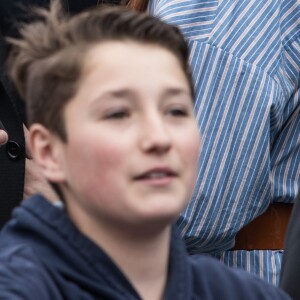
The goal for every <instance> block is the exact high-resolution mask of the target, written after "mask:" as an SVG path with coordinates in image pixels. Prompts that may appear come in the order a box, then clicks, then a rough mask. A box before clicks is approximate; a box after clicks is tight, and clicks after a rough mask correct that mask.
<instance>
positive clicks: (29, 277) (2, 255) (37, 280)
mask: <svg viewBox="0 0 300 300" xmlns="http://www.w3.org/2000/svg"><path fill="white" fill-rule="evenodd" d="M0 295H1V299H15V300H21V299H22V300H26V299H28V300H29V299H44V300H51V299H57V300H59V299H60V298H61V297H60V296H59V294H58V290H57V288H56V287H55V284H54V282H53V281H52V280H51V278H50V276H49V274H47V271H46V270H45V268H44V267H43V266H42V265H41V264H40V262H39V261H38V260H37V259H36V256H35V255H34V253H33V252H32V250H31V249H30V248H29V247H28V246H25V245H5V246H1V247H0Z"/></svg>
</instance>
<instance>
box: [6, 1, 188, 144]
mask: <svg viewBox="0 0 300 300" xmlns="http://www.w3.org/2000/svg"><path fill="white" fill-rule="evenodd" d="M37 12H38V14H39V16H40V18H39V20H38V21H36V22H34V23H32V24H29V25H25V26H24V27H23V28H21V30H20V33H21V38H20V39H8V40H9V41H10V43H11V44H12V45H13V51H12V53H11V55H10V59H9V61H8V67H9V73H10V75H11V77H12V79H13V81H14V83H15V84H16V87H17V89H18V91H19V93H20V95H21V96H22V97H23V98H24V99H25V100H26V102H27V114H28V121H29V124H32V123H41V124H43V125H44V126H45V127H47V128H48V129H49V130H51V131H52V132H54V133H55V134H57V135H58V136H59V137H60V138H61V139H62V140H64V141H66V140H67V136H66V132H65V126H64V120H63V111H64V107H65V105H66V103H67V102H68V101H69V100H70V99H71V98H72V97H73V96H74V95H75V94H76V89H77V87H78V83H79V80H80V77H81V70H82V64H83V61H84V58H85V53H86V52H87V50H88V49H89V48H90V47H91V46H93V45H95V44H98V43H102V42H105V41H115V40H117V41H120V40H124V41H125V40H130V41H134V42H138V43H145V44H154V45H159V46H161V47H163V48H166V49H167V50H169V51H170V52H171V53H173V54H174V55H175V56H176V57H177V58H178V60H179V62H180V64H181V66H182V69H183V71H184V72H185V74H186V76H187V78H188V80H189V82H190V86H191V91H192V93H193V88H192V80H191V76H190V72H189V66H188V49H187V46H186V43H185V41H184V38H183V36H182V35H181V33H180V32H179V30H178V29H177V28H176V27H174V26H171V25H167V24H165V23H164V22H162V21H160V20H159V19H157V18H155V17H153V16H149V15H147V14H144V13H143V14H140V13H137V12H135V11H133V10H130V9H128V8H125V7H101V8H96V7H95V8H93V9H91V10H88V11H86V12H83V13H81V14H80V15H77V16H75V17H69V16H67V15H66V14H65V13H63V11H62V7H61V4H60V2H59V1H58V0H54V1H52V3H51V6H50V10H49V11H47V10H42V9H40V10H37ZM145 59H147V58H146V57H145ZM141 76H142V74H141ZM99 84H101V83H99Z"/></svg>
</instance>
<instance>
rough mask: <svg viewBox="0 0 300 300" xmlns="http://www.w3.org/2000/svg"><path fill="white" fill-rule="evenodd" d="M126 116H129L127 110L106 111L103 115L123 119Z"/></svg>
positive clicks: (106, 117) (108, 117)
mask: <svg viewBox="0 0 300 300" xmlns="http://www.w3.org/2000/svg"><path fill="white" fill-rule="evenodd" d="M128 116H129V112H127V111H125V110H124V111H123V110H120V111H115V112H111V113H108V114H107V115H106V116H105V119H124V118H127V117H128Z"/></svg>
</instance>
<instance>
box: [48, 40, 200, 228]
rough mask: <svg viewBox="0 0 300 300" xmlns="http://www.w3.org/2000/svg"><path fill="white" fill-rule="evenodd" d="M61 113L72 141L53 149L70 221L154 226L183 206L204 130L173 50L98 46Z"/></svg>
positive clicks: (135, 45)
mask: <svg viewBox="0 0 300 300" xmlns="http://www.w3.org/2000/svg"><path fill="white" fill-rule="evenodd" d="M64 112H65V114H64V116H65V126H66V132H67V138H68V141H67V143H63V142H61V143H60V144H59V146H57V148H56V151H58V152H59V164H60V166H61V174H62V175H61V177H60V179H59V180H58V181H61V183H62V184H63V191H64V193H65V196H66V199H67V203H68V210H69V213H70V214H71V217H72V218H73V219H77V220H76V221H77V222H80V220H83V219H84V217H83V214H84V215H85V216H86V217H89V218H92V219H94V220H97V222H98V221H99V222H100V223H101V222H102V223H103V224H105V223H106V224H108V223H111V224H120V225H121V226H126V225H128V224H131V225H134V226H136V225H137V224H141V223H145V224H148V225H150V226H151V222H150V223H149V221H155V222H159V221H162V222H168V223H169V222H170V221H171V220H174V218H176V216H177V215H178V214H179V213H180V212H181V211H182V210H183V209H184V207H185V206H186V204H187V201H188V200H189V197H190V196H191V193H192V191H193V187H194V180H195V174H196V166H197V160H198V154H199V133H198V130H197V126H196V122H195V119H194V116H193V103H192V99H191V94H190V89H189V84H188V82H187V79H186V77H185V75H184V72H183V71H182V69H181V67H180V64H179V62H178V60H177V58H176V57H175V56H174V55H173V54H172V53H170V52H169V51H167V50H165V49H163V48H161V47H159V46H154V45H142V44H138V43H134V42H106V43H102V44H100V45H97V46H94V47H93V48H92V49H91V50H90V51H88V53H87V54H86V60H85V65H84V69H83V74H82V79H81V82H80V85H79V89H78V91H77V94H76V95H75V97H74V98H73V99H72V100H71V101H70V102H69V103H68V104H67V106H66V107H65V111H64ZM52 180H53V178H52ZM152 224H153V222H152Z"/></svg>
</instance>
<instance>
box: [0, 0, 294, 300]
mask: <svg viewBox="0 0 300 300" xmlns="http://www.w3.org/2000/svg"><path fill="white" fill-rule="evenodd" d="M42 14H43V16H44V19H45V20H41V21H39V22H37V23H34V24H32V25H27V26H25V27H24V28H23V30H22V39H21V40H19V41H16V40H13V41H11V42H12V43H13V44H14V45H15V47H14V52H13V54H12V57H11V60H10V71H11V72H10V73H11V76H12V78H13V80H14V82H15V83H16V85H17V88H18V90H19V92H20V93H21V95H22V96H23V97H24V99H26V101H27V107H28V118H29V122H30V124H31V128H30V143H31V150H32V153H33V155H34V158H35V159H36V161H37V163H38V164H39V166H40V167H41V169H42V172H43V175H44V176H45V177H46V178H47V180H48V181H49V182H51V183H52V184H53V185H54V186H55V188H56V189H57V190H58V192H59V194H60V195H61V199H62V200H63V202H59V201H58V202H54V203H50V202H49V201H48V200H47V199H45V198H44V197H43V196H42V195H37V196H35V197H32V198H30V199H29V200H27V201H26V202H24V203H23V204H22V205H21V207H19V208H17V209H16V210H15V211H14V214H13V218H12V220H11V221H10V222H9V223H8V224H7V225H6V227H5V228H4V230H3V231H2V234H1V237H0V245H1V246H0V260H1V263H0V298H1V299H38V300H43V299H49V300H50V299H51V300H53V299H55V300H59V299H70V300H76V299H85V300H88V299H150V300H153V299H172V300H173V299H184V300H186V299H230V300H234V299H272V300H275V299H289V297H288V296H286V295H285V294H284V293H283V292H282V291H280V290H279V289H276V288H274V287H272V286H271V285H269V284H267V283H265V282H263V281H261V280H260V279H258V278H256V277H252V276H251V275H249V274H245V273H242V272H237V271H232V270H229V269H228V268H226V267H225V266H222V265H221V264H220V263H219V262H217V261H214V260H213V259H211V258H207V257H197V258H192V257H189V256H188V255H187V254H186V252H185V249H184V246H183V244H182V242H181V241H180V238H179V237H178V236H177V234H176V230H175V229H172V226H171V223H172V222H173V221H174V220H175V219H176V218H177V216H178V214H179V213H180V212H181V211H182V210H183V208H184V207H185V206H186V204H187V202H188V200H189V197H190V195H191V193H192V190H193V186H194V180H195V173H196V165H197V159H198V152H199V144H200V143H199V138H198V136H199V135H198V130H197V125H196V122H195V119H194V116H193V100H192V99H193V97H192V94H193V92H192V82H191V78H190V74H189V70H188V61H187V57H188V53H187V47H186V44H185V42H184V39H183V37H182V36H181V34H180V33H179V31H178V30H177V29H176V28H175V27H172V26H169V25H166V24H164V23H163V22H161V21H159V20H157V19H155V18H153V17H150V16H147V15H145V14H141V15H140V14H137V13H135V12H132V11H128V10H125V9H120V8H106V9H101V10H95V9H94V10H93V11H89V12H85V13H82V14H81V15H78V16H75V17H73V18H71V19H68V18H67V17H64V16H63V14H62V13H61V10H60V5H59V3H58V2H57V1H55V2H53V3H52V5H51V9H50V12H49V13H46V12H43V13H42Z"/></svg>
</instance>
